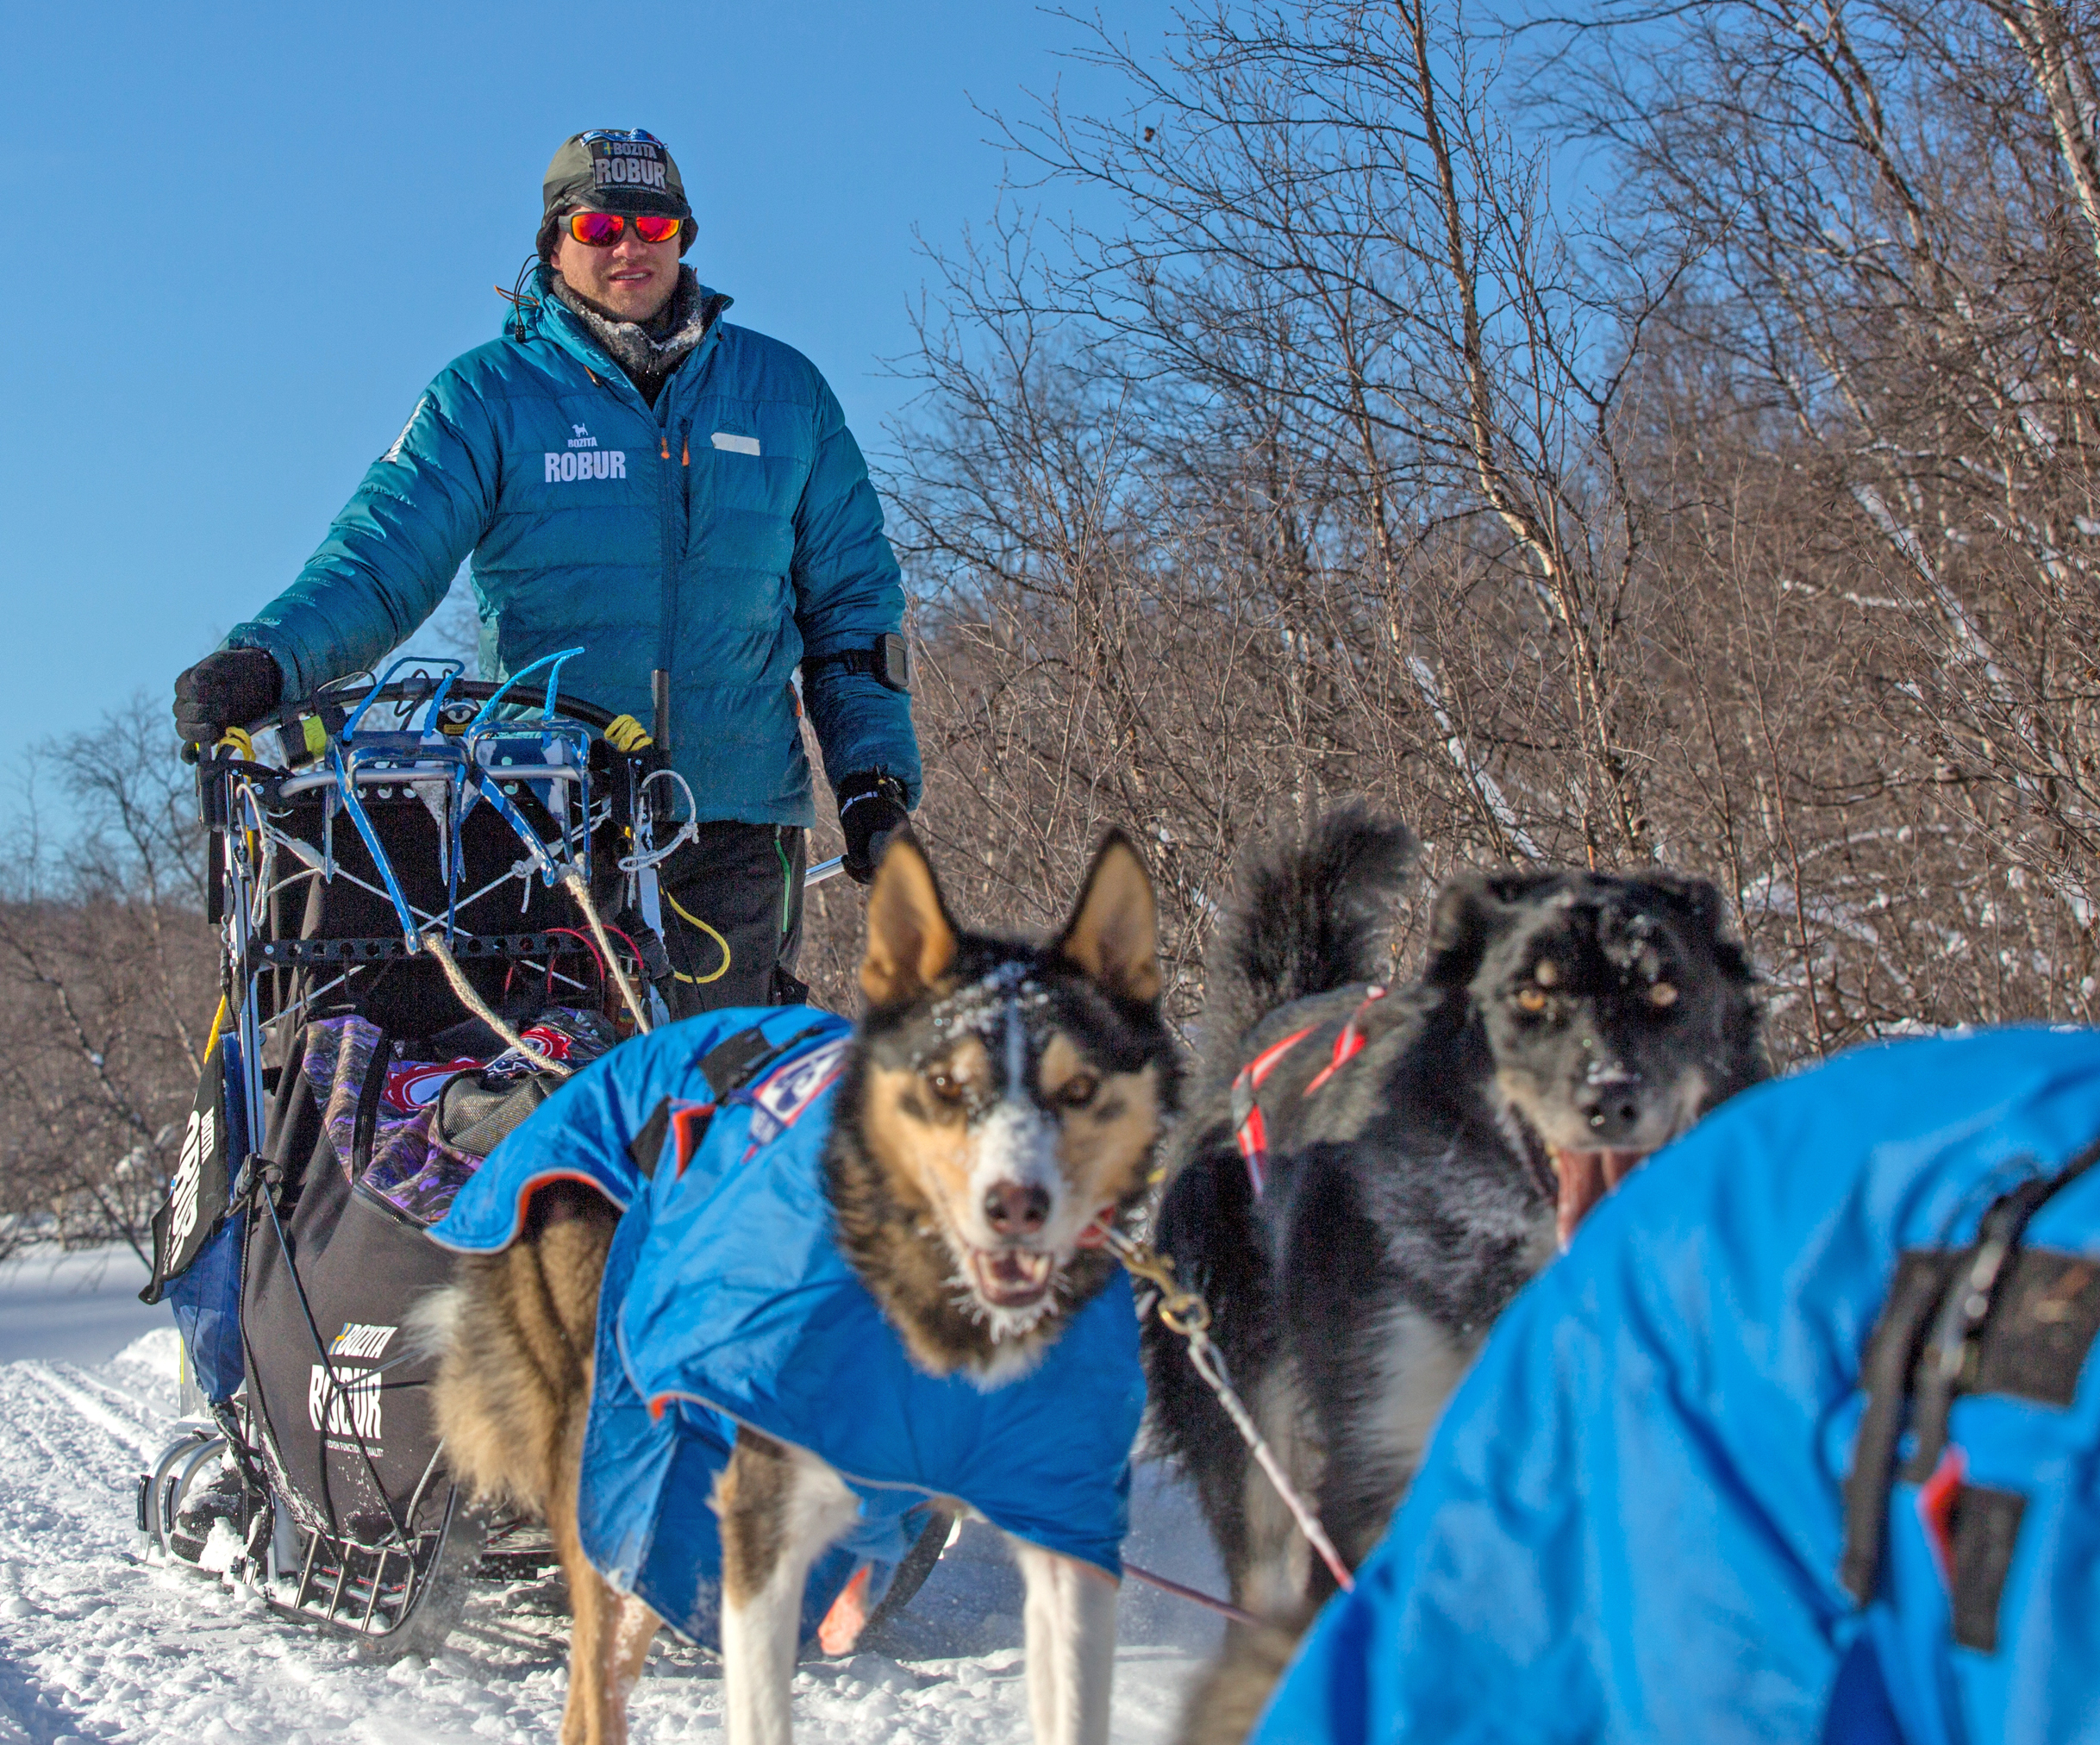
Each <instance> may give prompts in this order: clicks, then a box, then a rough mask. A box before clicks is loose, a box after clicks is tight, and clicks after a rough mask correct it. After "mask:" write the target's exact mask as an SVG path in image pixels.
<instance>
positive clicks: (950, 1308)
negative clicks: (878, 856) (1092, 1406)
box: [829, 836, 1175, 1385]
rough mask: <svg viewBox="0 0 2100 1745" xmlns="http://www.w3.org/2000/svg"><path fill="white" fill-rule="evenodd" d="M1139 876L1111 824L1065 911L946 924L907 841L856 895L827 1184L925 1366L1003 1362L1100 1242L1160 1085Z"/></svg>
mask: <svg viewBox="0 0 2100 1745" xmlns="http://www.w3.org/2000/svg"><path fill="white" fill-rule="evenodd" d="M860 982H861V986H862V987H863V988H864V989H865V990H866V993H867V997H868V1002H869V1010H868V1014H867V1016H866V1019H865V1020H864V1022H863V1024H862V1027H861V1037H860V1044H859V1048H857V1050H856V1052H855V1060H854V1064H853V1067H852V1069H851V1073H852V1076H851V1077H850V1078H849V1079H848V1080H847V1083H846V1085H844V1086H843V1087H842V1090H841V1099H840V1101H841V1108H842V1109H851V1110H857V1111H858V1115H859V1118H858V1119H857V1120H854V1121H844V1120H841V1122H840V1123H839V1124H838V1126H837V1128H836V1129H834V1133H833V1137H832V1145H831V1152H830V1157H829V1173H830V1180H831V1197H832V1205H833V1209H834V1211H835V1213H836V1215H837V1217H838V1222H839V1229H840V1232H841V1242H842V1243H843V1245H844V1247H845V1248H846V1251H847V1254H849V1255H850V1256H851V1257H852V1259H853V1261H854V1264H855V1266H856V1267H857V1268H858V1270H859V1273H860V1275H861V1277H862V1278H863V1279H865V1280H866V1283H867V1285H868V1287H869V1289H870V1290H871V1291H872V1292H874V1293H875V1296H876V1298H877V1299H878V1301H879V1302H880V1303H881V1304H882V1305H883V1307H884V1310H885V1311H886V1312H887V1313H888V1314H889V1316H890V1318H891V1322H892V1323H893V1324H894V1325H895V1326H896V1327H897V1330H898V1331H899V1333H901V1334H902V1335H903V1337H904V1340H905V1342H906V1343H907V1344H908V1345H909V1348H910V1349H911V1352H912V1354H913V1356H914V1357H916V1359H917V1360H918V1361H919V1362H920V1363H921V1364H922V1366H923V1367H926V1368H928V1369H929V1370H932V1371H934V1373H939V1374H945V1373H947V1372H949V1371H951V1370H953V1369H957V1368H960V1369H963V1370H965V1371H966V1372H967V1373H969V1374H971V1375H972V1377H973V1378H974V1379H978V1381H979V1382H980V1383H982V1384H984V1385H995V1384H996V1383H997V1382H999V1381H1001V1380H1003V1379H1006V1378H1007V1377H1009V1376H1010V1375H1013V1374H1016V1373H1019V1371H1020V1370H1022V1369H1023V1368H1025V1367H1027V1366H1028V1362H1029V1361H1030V1360H1031V1359H1032V1357H1033V1356H1034V1354H1037V1353H1038V1352H1040V1351H1041V1348H1043V1346H1044V1345H1045V1344H1046V1343H1047V1342H1048V1341H1049V1340H1052V1339H1054V1338H1055V1337H1056V1336H1057V1329H1058V1323H1059V1318H1060V1317H1062V1316H1064V1315H1066V1314H1067V1313H1069V1312H1070V1311H1071V1310H1072V1309H1074V1308H1076V1307H1078V1305H1079V1304H1083V1303H1084V1302H1085V1301H1086V1300H1087V1299H1088V1298H1091V1296H1092V1295H1093V1294H1094V1293H1095V1292H1097V1291H1098V1290H1099V1289H1100V1288H1101V1286H1102V1285H1103V1282H1104V1281H1105V1280H1106V1279H1107V1278H1108V1276H1109V1269H1110V1267H1112V1266H1113V1264H1114V1263H1113V1262H1112V1261H1110V1260H1109V1259H1108V1258H1107V1257H1106V1256H1105V1255H1104V1254H1103V1252H1102V1244H1103V1240H1104V1236H1105V1233H1106V1230H1107V1229H1108V1227H1109V1226H1110V1225H1112V1224H1114V1223H1116V1221H1117V1220H1118V1219H1120V1218H1122V1216H1125V1215H1126V1214H1127V1213H1128V1212H1129V1211H1130V1210H1132V1209H1133V1208H1134V1206H1135V1205H1136V1204H1137V1202H1138V1200H1139V1198H1141V1196H1142V1194H1143V1192H1144V1191H1145V1185H1146V1182H1145V1177H1146V1170H1147V1164H1148V1160H1149V1159H1150V1156H1151V1152H1152V1147H1153V1140H1154V1138H1155V1137H1156V1136H1157V1135H1158V1133H1159V1126H1160V1122H1161V1120H1162V1118H1163V1116H1165V1115H1166V1112H1167V1110H1168V1109H1169V1108H1170V1106H1171V1105H1172V1100H1173V1095H1174V1085H1175V1065H1174V1052H1173V1043H1172V1039H1171V1037H1170V1036H1169V1035H1168V1034H1167V1030H1166V1026H1165V1024H1164V1023H1162V1022H1161V1021H1160V1018H1159V1010H1158V1000H1159V964H1158V960H1157V958H1156V956H1155V954H1154V950H1153V904H1152V891H1151V885H1150V884H1149V882H1148V881H1147V879H1146V877H1145V872H1144V868H1143V867H1142V866H1141V865H1140V863H1139V861H1138V858H1137V855H1136V853H1135V852H1134V850H1133V849H1132V848H1131V847H1129V845H1128V843H1127V842H1125V841H1123V840H1122V838H1121V837H1120V836H1117V837H1111V838H1110V839H1109V842H1108V844H1107V845H1106V846H1105V847H1103V849H1102V851H1101V854H1100V855H1099V857H1098V858H1097V860H1096V861H1095V863H1094V870H1093V872H1091V875H1090V876H1089V878H1088V879H1087V883H1086V887H1085V890H1084V892H1083V893H1082V895H1081V898H1080V900H1079V903H1078V906H1077V908H1076V909H1075V910H1074V911H1073V914H1072V921H1071V922H1070V923H1069V924H1068V925H1067V926H1066V929H1065V930H1064V931H1063V932H1062V933H1061V934H1060V935H1059V936H1058V937H1057V938H1056V939H1055V940H1053V941H1051V942H1050V943H1049V944H1047V945H1044V946H1040V947H1032V946H1026V945H1020V944H1016V943H1015V942H1014V941H1007V940H995V939H989V938H985V937H984V936H982V935H974V934H969V933H965V932H964V931H962V930H961V929H959V928H958V927H957V926H956V925H955V923H954V922H953V920H952V919H951V918H950V917H949V916H948V913H947V909H946V907H945V905H944V904H942V902H941V893H940V891H939V889H938V888H937V887H936V886H935V885H934V877H933V873H932V872H931V871H930V870H929V869H928V866H927V864H926V862H925V860H923V859H922V857H921V856H920V855H919V854H918V852H917V850H916V848H913V847H910V846H909V844H906V845H905V846H904V847H903V848H902V849H901V850H900V851H899V852H897V853H893V854H891V855H890V856H888V857H887V858H886V859H885V860H884V862H883V868H882V873H881V876H880V877H879V878H878V880H877V881H876V885H875V889H874V891H873V893H872V896H871V897H870V898H869V902H868V949H867V955H866V960H864V962H863V963H862V965H861V970H860Z"/></svg>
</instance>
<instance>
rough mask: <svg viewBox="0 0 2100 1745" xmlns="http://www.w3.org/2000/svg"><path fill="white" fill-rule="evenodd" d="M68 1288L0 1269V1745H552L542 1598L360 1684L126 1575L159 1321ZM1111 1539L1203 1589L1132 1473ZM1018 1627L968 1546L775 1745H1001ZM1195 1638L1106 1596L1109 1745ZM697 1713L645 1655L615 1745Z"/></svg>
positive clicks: (1171, 1518)
mask: <svg viewBox="0 0 2100 1745" xmlns="http://www.w3.org/2000/svg"><path fill="white" fill-rule="evenodd" d="M33 1264H34V1263H33ZM83 1264H84V1263H78V1262H77V1261H76V1260H74V1257H68V1262H67V1263H65V1264H63V1265H61V1267H59V1268H56V1269H48V1270H47V1273H36V1272H34V1271H33V1270H31V1269H30V1268H25V1267H12V1268H8V1269H3V1270H0V1352H3V1353H4V1354H5V1355H6V1356H7V1357H9V1358H11V1359H13V1360H12V1361H6V1362H0V1745H88V1742H91V1741H96V1742H98V1741H120V1742H124V1745H133V1742H138V1745H145V1742H149V1741H151V1742H159V1741H173V1740H177V1739H180V1740H183V1741H185V1742H187V1741H197V1742H202V1745H216V1742H222V1741H228V1742H230V1741H257V1742H265V1741H266V1742H270V1745H322V1742H328V1745H343V1742H350V1745H447V1742H455V1741H456V1742H460V1745H466V1742H475V1745H509V1742H516V1745H542V1742H544V1745H551V1742H552V1741H553V1739H554V1737H555V1736H556V1734H557V1732H558V1731H559V1723H560V1717H561V1704H562V1695H563V1691H564V1688H565V1684H566V1672H565V1654H566V1648H565V1630H566V1620H565V1619H564V1618H562V1617H560V1616H559V1614H558V1613H557V1612H556V1611H555V1609H554V1608H555V1604H556V1597H555V1595H554V1593H553V1591H552V1585H551V1584H546V1585H535V1584H529V1583H513V1584H511V1585H510V1586H509V1588H508V1589H505V1588H503V1587H499V1586H496V1585H493V1584H477V1586H476V1589H475V1597H474V1598H473V1599H472V1601H471V1602H470V1604H469V1606H468V1610H467V1613H466V1620H465V1622H464V1623H462V1624H461V1625H460V1627H459V1629H456V1630H454V1631H453V1635H452V1638H451V1640H450V1642H447V1645H446V1648H445V1650H444V1652H442V1653H441V1654H439V1655H438V1656H436V1658H434V1660H430V1661H422V1660H420V1659H414V1658H411V1659H409V1660H405V1661H400V1662H397V1663H396V1664H395V1665H393V1666H391V1667H384V1666H373V1665H372V1664H370V1663H368V1662H366V1661H361V1660H359V1658H358V1657H357V1655H356V1654H355V1653H354V1652H353V1649H352V1648H351V1647H350V1645H349V1644H348V1643H347V1642H344V1641H342V1640H341V1639H340V1638H334V1637H330V1636H324V1635H322V1634H320V1633H319V1632H318V1631H316V1629H313V1628H311V1627H309V1626H306V1625H303V1624H299V1623H291V1622H289V1621H286V1620H284V1619H282V1618H279V1617H276V1616H274V1615H273V1614H272V1613H271V1612H270V1611H268V1610H267V1609H266V1607H265V1606H264V1604H263V1603H262V1601H261V1600H260V1599H259V1598H257V1597H255V1596H254V1595H253V1593H249V1592H240V1591H236V1590H234V1589H233V1588H230V1587H228V1586H223V1585H220V1584H216V1583H214V1582H213V1581H212V1580H211V1579H209V1578H208V1577H205V1576H203V1575H200V1574H197V1573H195V1572H193V1571H191V1570H188V1569H184V1568H181V1567H149V1566H148V1565H147V1563H146V1562H145V1561H144V1560H143V1559H142V1556H141V1550H140V1545H139V1535H138V1533H137V1530H136V1525H135V1522H134V1515H133V1506H134V1505H133V1486H134V1483H135V1481H136V1479H137V1476H138V1474H139V1473H140V1472H141V1470H142V1469H143V1468H144V1467H145V1466H146V1465H147V1462H148V1460H149V1459H150V1457H151V1454H153V1452H156V1451H158V1450H159V1448H161V1447H163V1446H164V1445H165V1444H166V1442H167V1441H168V1440H170V1437H171V1434H172V1433H171V1429H170V1427H171V1425H172V1423H173V1422H174V1420H175V1417H176V1374H177V1371H176V1361H177V1347H176V1339H175V1333H174V1329H173V1328H172V1325H165V1324H164V1325H160V1326H159V1327H156V1328H155V1330H153V1331H151V1332H148V1333H146V1334H144V1335H142V1336H139V1335H138V1329H139V1327H140V1325H141V1324H144V1325H147V1326H153V1324H154V1323H155V1322H157V1321H159V1317H160V1316H161V1314H162V1313H163V1312H164V1311H158V1310H141V1309H139V1308H138V1305H137V1304H135V1303H134V1304H131V1305H130V1310H135V1311H136V1313H135V1314H133V1313H131V1312H128V1310H126V1309H125V1308H124V1306H123V1304H122V1302H121V1300H120V1299H121V1298H122V1297H123V1296H125V1295H127V1294H128V1293H129V1292H135V1290H136V1289H137V1280H136V1279H134V1278H133V1277H132V1273H134V1272H135V1271H136V1270H137V1263H136V1261H135V1260H131V1259H130V1258H129V1257H128V1256H126V1257H124V1260H122V1262H118V1263H112V1264H109V1265H108V1266H107V1268H106V1275H96V1274H91V1273H88V1272H85V1271H84V1270H83ZM39 1279H43V1280H44V1281H45V1282H43V1283H42V1284H39V1282H38V1280H39ZM84 1279H85V1280H86V1283H85V1284H84V1283H83V1280H84ZM97 1339H100V1340H101V1341H102V1343H101V1345H100V1346H99V1348H97V1344H96V1341H97ZM127 1340H128V1343H124V1342H125V1341H127ZM120 1343H121V1344H122V1345H123V1348H122V1350H120V1351H117V1353H116V1355H115V1356H113V1357H111V1356H109V1355H108V1353H109V1351H110V1350H111V1349H112V1348H113V1347H114V1346H115V1345H116V1344H120ZM1134 1520H1135V1529H1134V1532H1133V1534H1132V1536H1131V1540H1130V1543H1129V1546H1128V1550H1129V1552H1130V1554H1131V1556H1133V1557H1134V1558H1135V1559H1136V1560H1138V1561H1139V1562H1141V1563H1145V1564H1147V1566H1149V1567H1154V1568H1158V1569H1159V1570H1161V1571H1162V1572H1163V1573H1167V1574H1171V1575H1173V1576H1176V1577H1178V1578H1179V1579H1183V1580H1186V1581H1189V1582H1191V1583H1194V1584H1196V1585H1198V1586H1203V1587H1204V1588H1206V1589H1208V1590H1209V1591H1210V1592H1218V1591H1220V1590H1219V1584H1220V1581H1221V1577H1220V1576H1219V1573H1218V1571H1217V1568H1216V1563H1215V1561H1214V1560H1212V1558H1211V1555H1210V1553H1209V1548H1208V1545H1207V1543H1206V1542H1205V1541H1204V1535H1203V1528H1202V1526H1201V1524H1200V1523H1199V1522H1198V1520H1197V1517H1196V1514H1195V1511H1194V1510H1193V1508H1192V1507H1191V1505H1190V1504H1189V1502H1188V1500H1187V1498H1185V1496H1184V1494H1183V1493H1181V1492H1179V1491H1178V1490H1176V1489H1173V1488H1171V1487H1169V1486H1167V1485H1166V1484H1164V1483H1163V1482H1162V1481H1161V1480H1160V1479H1159V1476H1158V1475H1157V1474H1156V1473H1142V1472H1141V1474H1140V1479H1139V1485H1138V1494H1137V1496H1136V1498H1135V1499H1134ZM1020 1613H1021V1582H1020V1578H1019V1576H1018V1574H1017V1573H1016V1572H1015V1570H1014V1569H1013V1567H1012V1565H1011V1563H1010V1562H1009V1560H1008V1559H1007V1557H1006V1554H1005V1552H1004V1548H1003V1546H1002V1545H1001V1543H1000V1542H999V1541H998V1539H997V1535H994V1534H992V1533H991V1532H990V1531H989V1530H988V1529H984V1528H983V1527H982V1526H973V1527H972V1528H971V1529H968V1530H966V1532H965V1534H964V1535H963V1537H962V1540H961V1541H960V1542H959V1543H958V1544H957V1545H956V1546H955V1547H954V1548H953V1549H952V1550H951V1551H950V1552H949V1553H948V1554H947V1556H946V1557H945V1558H944V1559H943V1560H941V1565H940V1567H938V1568H937V1569H936V1570H935V1571H934V1574H933V1577H932V1579H929V1580H928V1583H927V1585H926V1586H925V1588H924V1589H922V1591H921V1592H920V1593H919V1595H918V1597H917V1598H916V1599H915V1600H914V1601H913V1602H912V1604H911V1605H910V1606H909V1608H908V1609H907V1610H906V1611H905V1612H904V1613H903V1616H901V1617H899V1618H898V1619H897V1620H896V1622H895V1623H894V1624H893V1625H891V1627H889V1629H887V1631H886V1633H885V1634H884V1636H883V1637H882V1639H881V1640H879V1641H878V1642H872V1643H871V1644H870V1646H869V1648H868V1650H867V1651H866V1652H863V1653H859V1654H855V1655H853V1657H852V1658H851V1659H849V1660H845V1661H816V1662H811V1663H809V1664H806V1665H804V1666H803V1667H802V1668H801V1669H800V1670H799V1671H798V1672H797V1674H796V1678H795V1728H796V1738H797V1741H798V1742H810V1745H834V1742H835V1745H848V1742H851V1745H873V1742H883V1745H917V1742H921V1741H924V1742H928V1745H934V1742H938V1745H1023V1742H1026V1741H1027V1740H1028V1737H1029V1732H1028V1707H1027V1698H1026V1693H1025V1691H1024V1689H1023V1686H1022V1653H1021V1617H1020ZM1216 1629H1217V1627H1216V1624H1215V1623H1214V1622H1213V1621H1212V1620H1211V1619H1210V1618H1209V1617H1208V1616H1207V1615H1205V1614H1203V1613H1202V1612H1199V1611H1195V1610H1194V1609H1193V1608H1191V1607H1190V1606H1188V1605H1186V1604H1184V1603H1183V1602H1181V1601H1178V1600H1174V1599H1172V1598H1167V1597H1166V1596H1165V1595H1161V1594H1158V1593H1155V1592H1152V1591H1151V1590H1149V1589H1147V1588H1144V1587H1142V1586H1138V1585H1137V1584H1135V1583H1134V1582H1130V1583H1126V1584H1125V1586H1124V1590H1123V1598H1122V1609H1121V1616H1120V1618H1119V1630H1118V1648H1117V1651H1116V1699H1115V1718H1114V1723H1113V1736H1114V1738H1115V1740H1116V1742H1117V1745H1152V1742H1154V1741H1159V1740H1163V1739H1165V1738H1166V1736H1167V1735H1168V1734H1169V1732H1170V1731H1171V1729H1172V1722H1173V1718H1174V1716H1175V1713H1176V1711H1177V1710H1178V1705H1179V1703H1180V1699H1181V1693H1182V1692H1183V1690H1184V1688H1185V1686H1186V1684H1187V1681H1188V1679H1189V1678H1190V1676H1191V1673H1193V1672H1194V1671H1195V1669H1196V1667H1197V1666H1198V1664H1199V1663H1200V1661H1201V1659H1202V1657H1203V1655H1204V1654H1206V1653H1208V1652H1209V1649H1210V1648H1211V1647H1212V1646H1213V1645H1214V1644H1215V1642H1216V1639H1217V1636H1216ZM633 1717H634V1742H635V1745H668V1742H672V1741H689V1740H690V1741H714V1740H720V1739H721V1738H722V1736H723V1735H722V1679H721V1673H720V1667H719V1665H718V1663H717V1662H716V1661H715V1660H714V1659H713V1657H712V1656H710V1655H707V1654H702V1653H700V1652H699V1651H698V1650H697V1649H693V1648H687V1647H685V1646H684V1645H683V1644H679V1643H677V1642H672V1641H671V1640H670V1639H669V1638H668V1637H664V1638H659V1642H658V1644H657V1646H656V1648H654V1649H653V1651H652V1653H651V1654H650V1658H649V1665H648V1670H647V1673H646V1675H645V1676H644V1678H643V1679H642V1681H641V1685H640V1686H638V1687H637V1689H636V1692H635V1696H634V1706H633Z"/></svg>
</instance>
